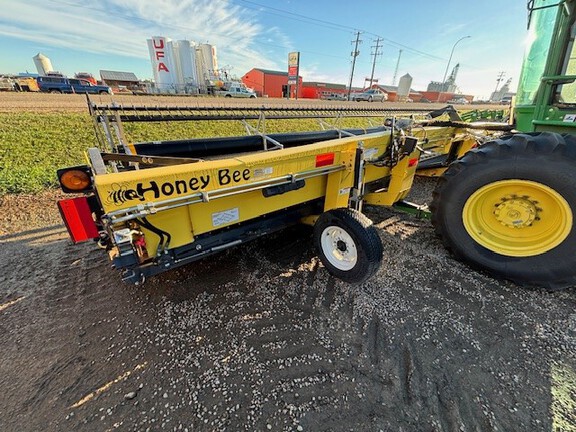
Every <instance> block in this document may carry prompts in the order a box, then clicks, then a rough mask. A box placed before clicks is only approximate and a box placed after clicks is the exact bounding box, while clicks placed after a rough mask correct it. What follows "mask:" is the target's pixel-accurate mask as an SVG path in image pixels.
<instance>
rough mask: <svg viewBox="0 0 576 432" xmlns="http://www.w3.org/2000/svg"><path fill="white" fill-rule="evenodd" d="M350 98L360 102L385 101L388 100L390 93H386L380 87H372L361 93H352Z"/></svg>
mask: <svg viewBox="0 0 576 432" xmlns="http://www.w3.org/2000/svg"><path fill="white" fill-rule="evenodd" d="M350 100H353V101H356V102H360V101H367V102H376V101H380V102H384V101H387V100H388V95H387V94H386V93H384V92H383V91H382V90H378V89H370V90H366V91H363V92H361V93H352V94H351V95H350Z"/></svg>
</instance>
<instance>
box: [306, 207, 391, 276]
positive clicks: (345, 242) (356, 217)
mask: <svg viewBox="0 0 576 432" xmlns="http://www.w3.org/2000/svg"><path fill="white" fill-rule="evenodd" d="M314 245H315V246H316V248H317V249H318V252H319V256H320V260H321V261H322V263H323V264H324V266H325V267H326V269H327V270H328V272H329V273H330V274H332V275H333V276H335V277H337V278H339V279H342V280H343V281H345V282H350V283H361V282H364V281H366V280H367V279H368V278H370V277H371V276H372V275H373V274H374V273H376V272H377V271H378V269H379V268H380V264H381V263H382V241H381V240H380V237H379V236H378V232H377V231H376V228H374V226H373V225H372V221H371V220H370V219H368V218H367V217H366V216H364V215H363V214H362V213H360V212H358V211H356V210H352V209H348V208H338V209H333V210H329V211H327V212H324V213H322V214H321V215H320V217H319V218H318V220H317V221H316V224H315V225H314Z"/></svg>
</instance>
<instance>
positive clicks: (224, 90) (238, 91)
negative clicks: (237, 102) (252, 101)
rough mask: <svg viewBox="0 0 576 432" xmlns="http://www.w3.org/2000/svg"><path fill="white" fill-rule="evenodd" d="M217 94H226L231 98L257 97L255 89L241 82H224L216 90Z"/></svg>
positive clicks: (225, 95)
mask: <svg viewBox="0 0 576 432" xmlns="http://www.w3.org/2000/svg"><path fill="white" fill-rule="evenodd" d="M214 94H215V95H216V96H224V97H229V98H255V97H256V93H255V92H254V90H252V89H249V88H247V87H246V86H245V85H244V84H243V83H240V82H235V81H232V82H226V83H222V85H221V86H220V89H219V90H216V91H215V92H214Z"/></svg>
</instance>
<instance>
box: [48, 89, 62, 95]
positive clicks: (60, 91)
mask: <svg viewBox="0 0 576 432" xmlns="http://www.w3.org/2000/svg"><path fill="white" fill-rule="evenodd" d="M50 93H55V94H56V93H58V94H62V90H58V89H51V90H50Z"/></svg>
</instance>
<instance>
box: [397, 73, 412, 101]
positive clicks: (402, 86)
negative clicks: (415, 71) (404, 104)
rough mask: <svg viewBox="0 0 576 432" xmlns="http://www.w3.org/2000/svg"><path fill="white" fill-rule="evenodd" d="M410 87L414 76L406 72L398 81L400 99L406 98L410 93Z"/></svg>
mask: <svg viewBox="0 0 576 432" xmlns="http://www.w3.org/2000/svg"><path fill="white" fill-rule="evenodd" d="M410 87H412V77H411V76H410V74H406V75H404V76H402V77H401V78H400V81H399V82H398V93H397V95H398V100H400V101H402V100H406V99H407V98H408V95H409V94H410Z"/></svg>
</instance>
